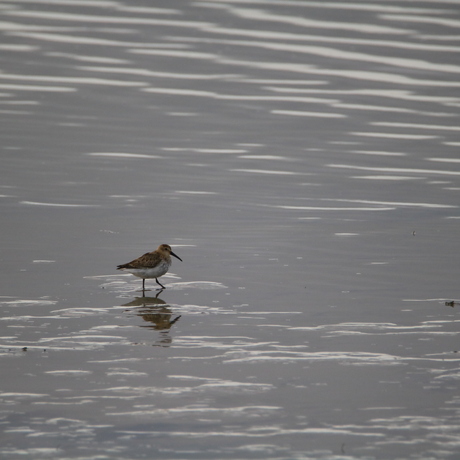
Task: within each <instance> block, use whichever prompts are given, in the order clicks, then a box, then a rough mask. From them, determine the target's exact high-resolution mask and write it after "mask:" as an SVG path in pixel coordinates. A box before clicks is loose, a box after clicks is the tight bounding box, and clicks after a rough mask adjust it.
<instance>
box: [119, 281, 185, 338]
mask: <svg viewBox="0 0 460 460" xmlns="http://www.w3.org/2000/svg"><path fill="white" fill-rule="evenodd" d="M161 292H162V290H161V291H160V292H158V294H157V295H156V296H155V297H136V298H135V299H134V300H132V301H131V302H129V303H126V304H123V306H124V307H138V308H136V309H132V310H127V311H129V312H130V313H133V314H135V315H136V316H140V317H141V318H142V319H143V320H144V321H145V322H146V323H148V324H143V325H141V326H140V327H146V328H149V329H154V330H156V331H159V332H160V333H161V338H160V340H159V342H157V343H156V345H159V346H168V345H169V344H170V343H171V342H172V339H171V337H170V335H169V330H170V329H171V326H172V325H173V324H175V323H176V322H177V321H178V320H179V318H180V317H181V315H178V316H176V317H175V318H174V319H173V315H174V313H173V312H172V310H171V307H170V305H169V304H167V303H166V302H165V301H164V300H163V299H160V298H158V296H159V295H160V294H161Z"/></svg>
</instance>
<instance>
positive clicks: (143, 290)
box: [142, 278, 145, 297]
mask: <svg viewBox="0 0 460 460" xmlns="http://www.w3.org/2000/svg"><path fill="white" fill-rule="evenodd" d="M142 297H145V278H142Z"/></svg>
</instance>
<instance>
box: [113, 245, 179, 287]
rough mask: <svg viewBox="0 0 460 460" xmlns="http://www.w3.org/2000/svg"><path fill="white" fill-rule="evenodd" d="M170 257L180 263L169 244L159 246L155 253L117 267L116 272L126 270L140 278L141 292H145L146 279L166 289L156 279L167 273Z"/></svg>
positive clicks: (146, 254) (149, 253)
mask: <svg viewBox="0 0 460 460" xmlns="http://www.w3.org/2000/svg"><path fill="white" fill-rule="evenodd" d="M171 256H174V257H175V258H176V259H179V260H180V261H181V262H182V259H181V258H180V257H179V256H178V255H176V254H174V252H172V249H171V246H169V244H160V246H158V248H157V250H156V251H153V252H147V253H145V254H144V255H143V256H140V257H138V258H137V259H134V260H132V261H131V262H128V263H127V264H123V265H118V267H117V270H126V271H127V272H129V273H132V274H133V275H134V276H137V277H139V278H142V292H144V291H145V280H146V279H147V278H155V281H156V282H157V284H159V285H160V286H161V288H162V289H166V288H165V287H164V286H163V285H162V284H161V283H160V282H159V281H158V278H159V277H160V276H163V275H164V274H165V273H167V272H168V270H169V267H170V266H171Z"/></svg>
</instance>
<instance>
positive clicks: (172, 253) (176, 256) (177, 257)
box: [171, 251, 183, 262]
mask: <svg viewBox="0 0 460 460" xmlns="http://www.w3.org/2000/svg"><path fill="white" fill-rule="evenodd" d="M171 255H172V256H174V257H175V258H176V259H179V260H180V261H181V262H183V260H182V259H181V258H180V257H179V256H178V255H176V254H174V252H172V251H171Z"/></svg>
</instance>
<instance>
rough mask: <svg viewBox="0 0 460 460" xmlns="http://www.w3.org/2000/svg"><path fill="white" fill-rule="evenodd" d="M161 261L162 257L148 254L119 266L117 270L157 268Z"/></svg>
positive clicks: (152, 253)
mask: <svg viewBox="0 0 460 460" xmlns="http://www.w3.org/2000/svg"><path fill="white" fill-rule="evenodd" d="M159 261H160V256H159V255H158V254H157V253H155V252H146V253H145V254H144V255H142V256H140V257H138V258H137V259H134V260H132V261H131V262H128V263H127V264H123V265H118V267H117V270H121V269H123V268H145V267H155V266H156V265H157V264H158V262H159Z"/></svg>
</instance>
